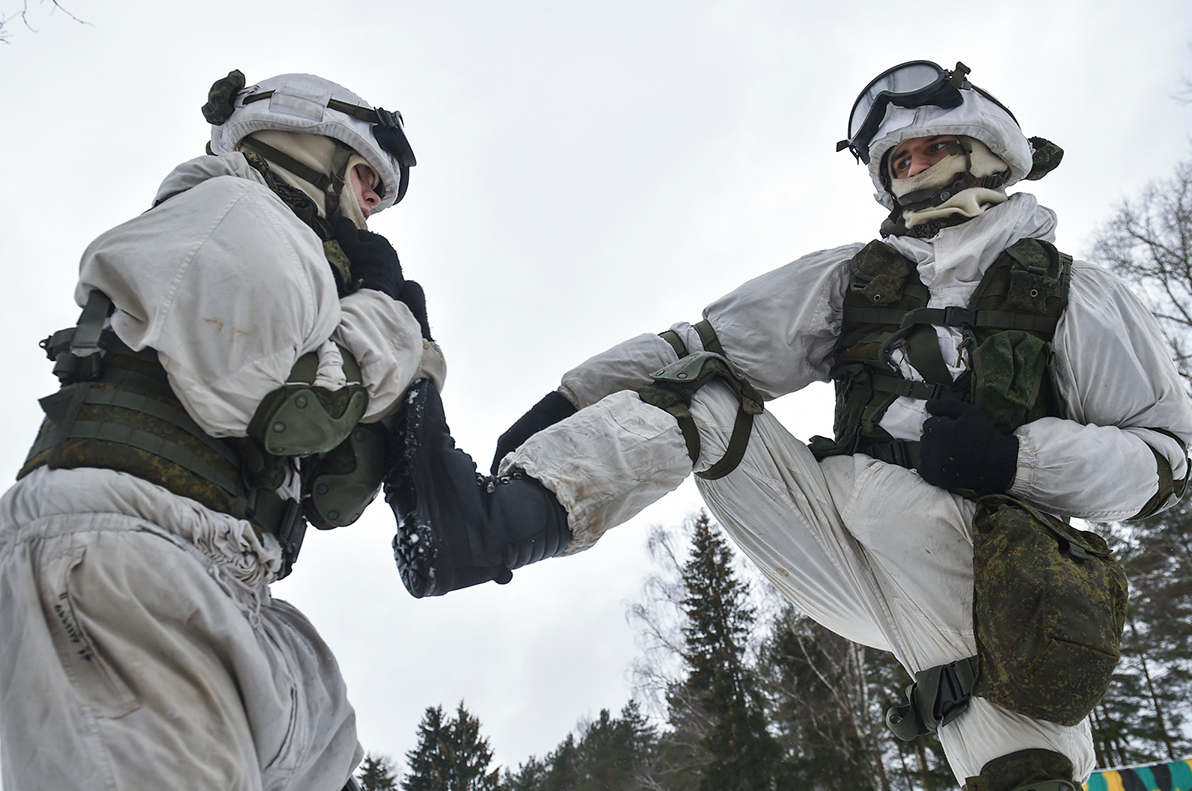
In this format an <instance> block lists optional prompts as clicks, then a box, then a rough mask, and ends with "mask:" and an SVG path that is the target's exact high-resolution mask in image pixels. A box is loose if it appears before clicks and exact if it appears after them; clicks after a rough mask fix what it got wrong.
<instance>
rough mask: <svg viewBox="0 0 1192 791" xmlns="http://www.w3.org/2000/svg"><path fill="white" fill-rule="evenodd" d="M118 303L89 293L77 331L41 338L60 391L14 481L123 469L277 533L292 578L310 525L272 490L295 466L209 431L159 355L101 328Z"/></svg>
mask: <svg viewBox="0 0 1192 791" xmlns="http://www.w3.org/2000/svg"><path fill="white" fill-rule="evenodd" d="M111 307H112V303H111V300H109V299H108V298H107V297H106V296H104V295H103V294H101V293H99V292H92V296H91V298H90V299H89V300H88V303H87V305H86V307H85V308H84V309H83V315H82V316H81V317H80V318H79V324H78V325H77V326H76V327H71V328H69V329H65V330H61V331H59V332H57V333H55V334H54V335H51V336H50V337H49V338H46V339H45V340H44V341H42V344H41V345H42V348H44V349H45V351H46V355H47V356H48V357H49V358H50V359H51V360H53V361H54V363H55V364H54V374H55V375H56V376H57V377H58V379H59V381H60V383H61V385H62V386H61V389H59V390H58V392H56V393H54V394H53V395H50V396H47V397H45V398H43V399H41V401H40V403H41V407H42V410H43V411H44V412H45V415H46V417H45V419H44V420H43V421H42V424H41V428H40V430H39V431H38V434H37V438H36V439H35V440H34V442H33V447H32V448H31V449H30V451H29V455H28V457H27V458H26V460H25V464H24V465H23V466H22V468H21V470H20V472H19V473H18V474H17V478H18V479H20V478H23V477H25V476H26V475H28V474H29V473H30V472H32V471H33V470H35V469H37V468H39V467H43V466H44V467H49V468H51V469H72V468H77V467H99V468H103V469H109V470H118V471H120V472H125V473H128V474H130V475H135V476H136V477H138V478H141V479H143V480H146V481H149V482H150V483H153V484H156V485H158V486H161V487H163V488H165V489H168V490H169V491H171V492H173V493H174V494H177V495H180V496H183V497H189V498H190V499H192V500H196V501H198V502H199V503H201V504H202V505H204V506H206V507H208V508H210V509H212V510H215V511H220V512H222V513H226V514H231V515H232V516H235V517H237V518H240V519H246V520H248V521H249V522H251V523H252V524H253V527H254V528H255V529H257V530H258V531H259V532H260V531H264V532H269V533H273V534H274V535H275V536H276V537H277V538H278V541H279V542H280V543H281V545H282V550H283V555H284V557H285V568H284V569H283V572H282V573H283V575H284V574H285V573H288V571H289V568H290V566H291V565H292V563H293V560H294V558H295V557H296V556H297V553H298V548H299V546H300V545H301V538H302V532H303V530H304V527H305V524H304V521H303V517H302V508H301V506H300V504H299V503H298V501H297V500H293V499H283V498H281V497H279V496H278V495H277V494H276V493H275V491H274V490H275V489H276V488H277V487H279V486H281V484H282V483H283V482H284V478H285V475H286V473H287V469H286V468H285V466H284V465H285V464H288V463H289V462H288V461H287V460H282V459H279V458H277V457H271V456H269V455H268V454H266V453H264V452H263V451H262V450H261V449H260V447H259V445H257V444H255V443H254V441H252V440H249V439H247V438H244V439H220V438H217V437H213V436H211V435H209V434H207V433H206V432H205V431H203V429H202V428H201V427H200V426H199V425H198V424H197V423H195V421H194V420H193V419H192V418H191V417H190V416H189V415H188V414H187V413H186V410H185V408H184V407H183V405H182V403H181V402H180V401H179V400H178V397H177V396H176V395H175V394H174V391H173V389H172V388H171V387H170V383H169V381H168V379H167V377H166V372H165V369H164V368H163V367H162V365H161V363H160V362H159V361H158V359H157V352H156V351H155V350H153V349H150V348H146V349H142V350H141V351H133V350H132V349H131V348H129V347H128V346H127V345H125V344H124V343H123V342H122V341H121V340H120V339H119V338H118V337H116V334H115V333H114V332H113V331H112V330H111V329H105V328H104V327H103V324H104V320H105V319H106V318H107V316H108V314H109V313H110V311H111Z"/></svg>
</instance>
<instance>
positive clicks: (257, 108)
mask: <svg viewBox="0 0 1192 791" xmlns="http://www.w3.org/2000/svg"><path fill="white" fill-rule="evenodd" d="M266 91H272V92H273V93H272V95H270V96H269V97H268V98H266V99H260V100H257V101H253V100H252V97H253V96H255V95H257V94H260V93H264V92H266ZM332 99H337V100H339V101H341V102H346V103H347V104H352V105H356V106H359V107H363V108H366V109H369V110H372V109H375V108H374V107H373V106H372V105H371V104H369V103H368V102H366V101H364V99H362V98H361V97H359V96H357V95H356V94H354V93H352V92H351V91H349V90H348V89H347V88H344V87H343V86H342V85H337V84H336V83H334V82H331V81H330V80H325V79H323V78H322V77H317V76H315V75H313V74H281V75H278V76H277V77H270V78H269V79H267V80H262V81H261V82H259V83H257V84H256V85H249V86H247V87H245V88H244V89H242V90H240V91H238V92H237V93H236V96H235V99H234V100H233V103H232V112H231V115H230V116H229V117H228V118H227V120H226V121H224V122H223V123H222V124H219V125H214V124H213V125H212V127H211V151H212V153H215V154H224V153H228V152H231V151H235V150H236V148H237V146H238V145H239V144H240V141H241V140H243V139H244V138H245V137H247V136H248V135H251V134H252V133H253V132H259V131H261V130H264V129H277V130H281V131H291V132H309V133H312V134H316V135H324V136H326V137H330V138H334V139H335V140H338V141H340V142H341V143H343V144H344V145H346V146H348V147H349V148H351V149H352V150H353V151H355V152H356V153H358V154H359V155H360V156H362V157H363V158H364V160H365V161H366V162H367V163H368V166H369V167H371V168H372V169H373V171H374V172H375V173H376V174H377V177H378V178H379V179H380V181H381V184H383V185H384V195H382V196H381V202H380V203H379V204H378V205H377V207H376V208H374V209H372V213H373V214H376V213H377V212H379V211H381V210H383V209H387V208H388V207H390V206H392V205H393V204H394V203H396V202H397V199H398V197H399V186H398V185H399V184H400V183H401V170H402V165H401V163H399V162H398V161H397V159H396V158H394V156H393V155H391V154H390V153H388V152H387V151H385V150H384V149H382V148H381V147H380V145H378V143H377V140H376V138H375V137H374V136H373V130H372V127H373V124H371V123H369V122H367V121H363V120H361V119H359V118H356V117H354V116H351V115H348V114H347V113H343V112H340V111H339V110H335V109H332V108H330V107H328V106H327V104H328V102H329V101H330V100H332ZM246 100H248V101H247V102H246Z"/></svg>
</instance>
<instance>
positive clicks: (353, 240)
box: [335, 217, 425, 312]
mask: <svg viewBox="0 0 1192 791" xmlns="http://www.w3.org/2000/svg"><path fill="white" fill-rule="evenodd" d="M335 241H337V242H339V246H340V248H341V249H342V250H343V251H344V254H345V255H346V256H347V257H348V262H349V263H350V264H351V265H352V283H353V284H356V285H358V287H359V288H371V289H374V290H376V291H380V292H382V293H385V294H388V295H389V296H390V297H392V298H393V299H401V290H402V283H404V282H405V281H404V280H403V278H402V276H401V261H399V260H398V259H397V251H396V250H394V249H393V245H391V244H389V240H388V239H386V238H385V237H384V236H381V235H380V234H379V233H373V232H372V231H362V230H360V229H359V228H357V227H356V226H355V225H354V224H353V223H352V221H351V220H349V219H348V218H347V217H340V218H339V219H338V220H336V222H335ZM424 312H425V311H424Z"/></svg>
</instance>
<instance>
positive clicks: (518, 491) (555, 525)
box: [385, 379, 571, 598]
mask: <svg viewBox="0 0 1192 791" xmlns="http://www.w3.org/2000/svg"><path fill="white" fill-rule="evenodd" d="M391 439H392V449H393V457H392V463H391V465H390V471H389V474H388V476H387V477H386V480H385V500H386V502H388V503H389V505H390V507H392V508H393V513H394V515H395V516H396V517H397V535H396V536H394V538H393V556H394V558H395V559H396V560H397V568H398V570H399V571H400V572H401V579H402V583H403V584H405V586H406V590H408V591H409V592H410V593H411V594H413V595H414V596H416V597H418V598H421V597H423V596H441V595H443V594H444V593H449V592H450V591H453V590H458V589H459V588H466V587H469V586H471V585H479V584H480V583H482V582H488V581H489V580H494V581H496V582H498V583H501V584H504V583H506V582H508V581H509V580H510V579H511V578H512V577H513V574H512V572H513V569H516V568H520V567H521V566H524V565H526V564H528V563H536V562H537V561H539V560H544V559H546V558H549V557H553V556H554V555H556V554H558V553H559V552H560V551H561V550H562V549H563V548H564V547H565V546H567V543H568V542H569V541H571V530H570V529H569V528H568V527H567V512H566V510H564V508H563V506H561V505H559V502H558V501H557V500H556V499H555V496H554V495H553V494H552V493H551V492H550V491H549V490H548V489H546V487H544V486H543V485H542V484H540V483H539V482H538V481H536V480H534V479H533V478H530V477H529V476H526V475H522V474H520V473H518V474H515V475H513V476H503V477H500V478H493V477H489V476H484V475H480V474H479V473H478V472H477V471H476V464H475V462H473V461H472V457H470V456H469V455H468V454H466V453H464V452H463V451H462V450H459V449H457V448H456V447H455V440H453V439H452V438H451V429H450V428H449V427H448V426H447V419H446V418H445V417H444V415H443V402H442V400H441V399H440V398H439V392H438V390H436V389H435V387H434V385H432V384H431V383H430V382H429V381H427V380H425V379H421V380H419V381H417V382H415V383H414V384H413V385H411V387H410V392H409V394H408V395H407V397H406V400H405V404H404V406H403V407H402V411H401V412H399V413H398V415H397V418H396V419H395V421H394V424H393V428H392V434H391Z"/></svg>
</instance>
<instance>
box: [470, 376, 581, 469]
mask: <svg viewBox="0 0 1192 791" xmlns="http://www.w3.org/2000/svg"><path fill="white" fill-rule="evenodd" d="M575 412H576V409H575V405H574V404H572V403H571V402H570V401H568V400H567V398H566V397H565V396H564V395H563V394H562V393H560V392H559V391H557V390H553V391H551V392H549V393H547V394H546V395H545V396H543V398H542V400H541V401H539V402H538V403H537V404H535V405H534V406H532V407H530V411H529V412H527V413H526V414H524V415H522V416H521V417H519V418H518V419H517V422H516V423H514V424H513V425H512V426H510V427H509V429H508V430H507V431H506V432H505V433H504V434H502V435H501V438H500V439H498V440H497V452H496V455H494V456H493V466H492V468H491V471H492V474H493V475H496V474H497V468H498V467H500V466H501V459H503V458H505V457H506V456H508V455H509V454H510V453H512V452H513V451H515V450H517V449H518V447H519V446H520V445H521V444H522V443H523V442H525V441H526V440H528V439H529V438H530V437H532V436H534V435H535V434H537V433H538V432H539V431H542V429H544V428H546V427H547V426H553V425H554V424H555V423H558V422H559V421H560V420H563V419H564V418H569V417H571V416H572V415H574V414H575Z"/></svg>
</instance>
